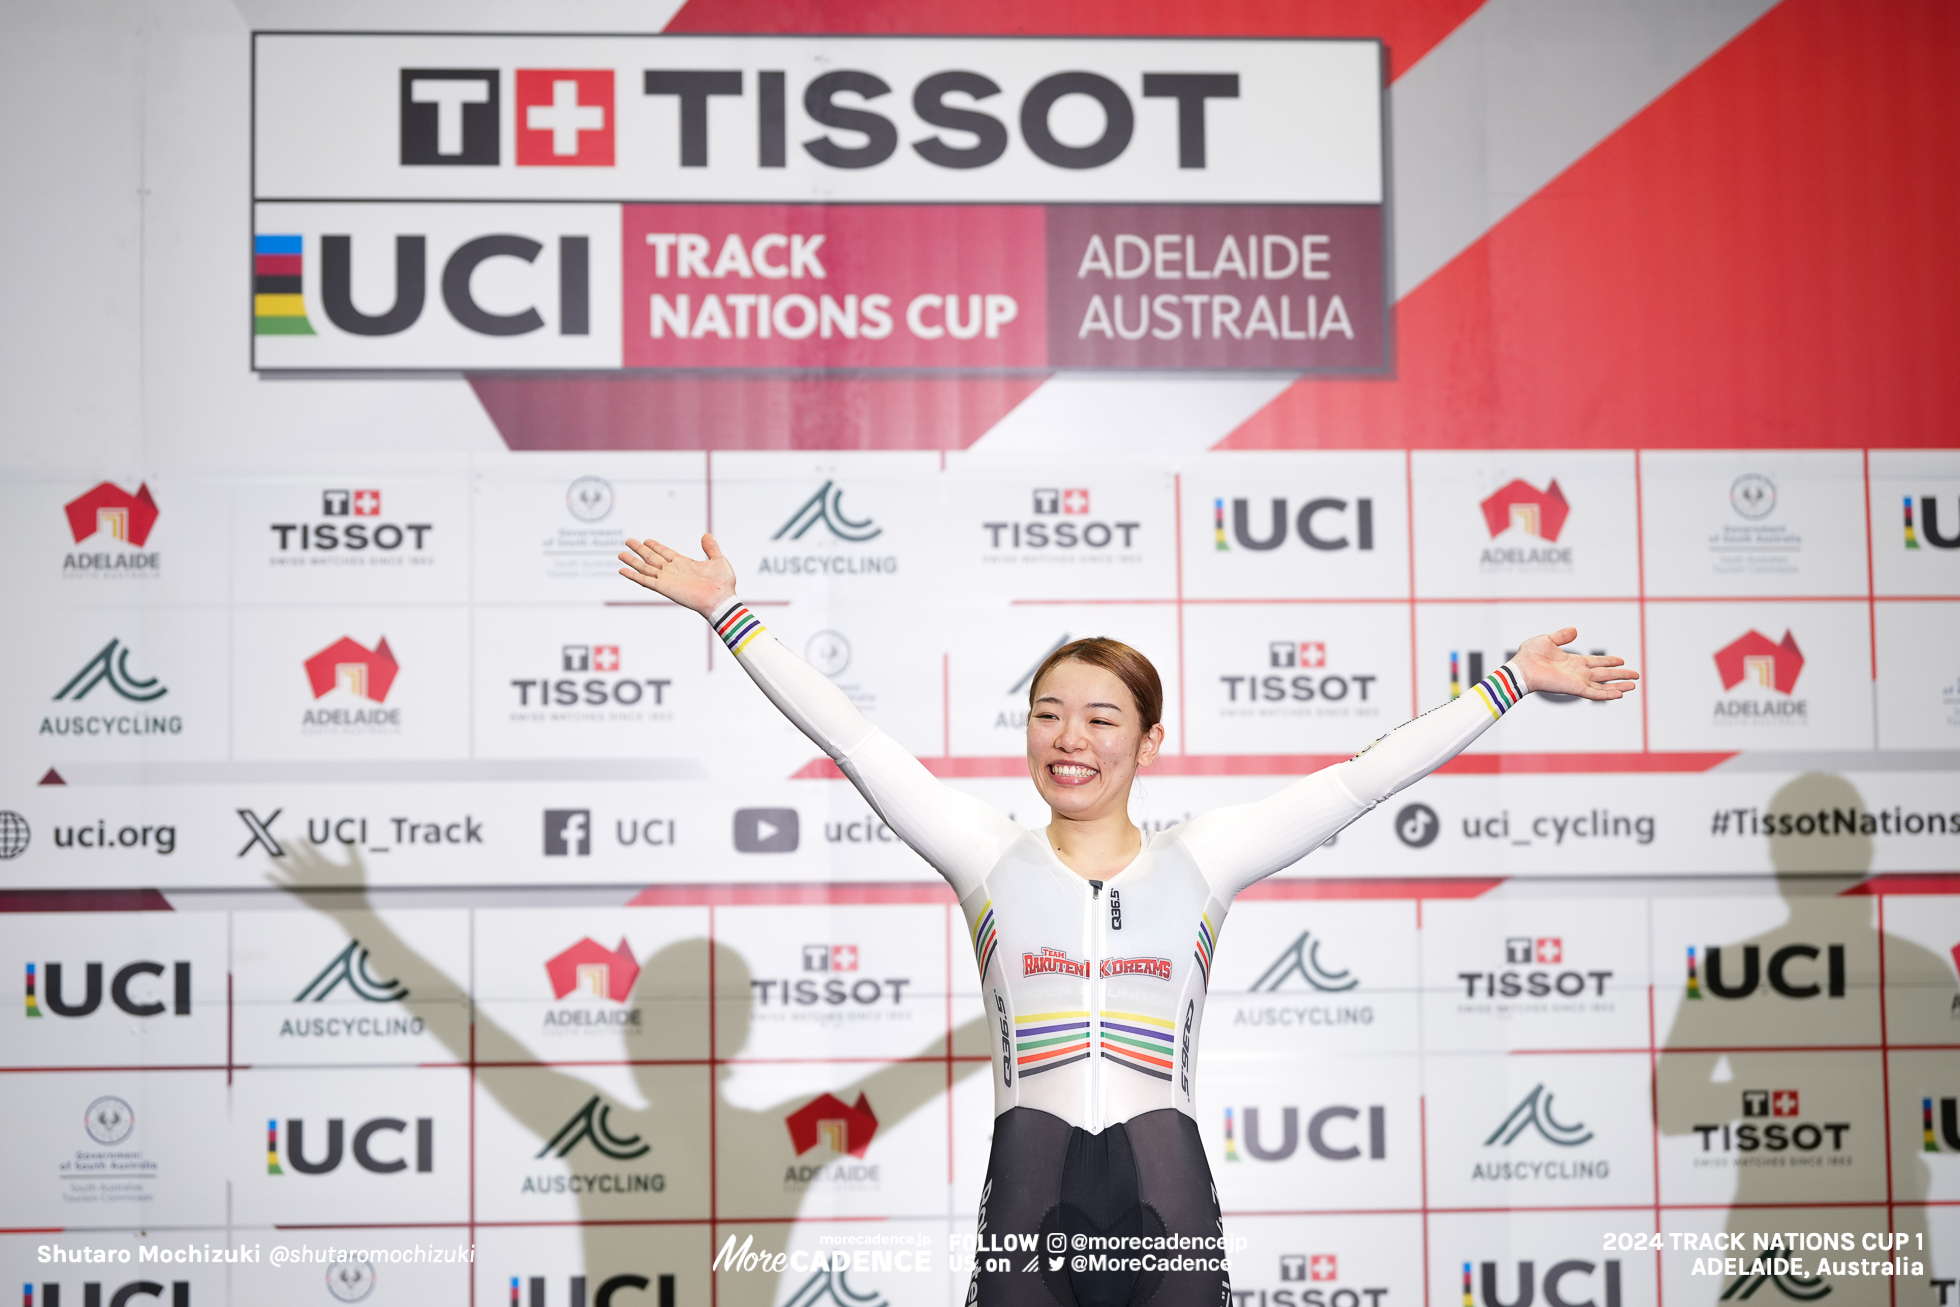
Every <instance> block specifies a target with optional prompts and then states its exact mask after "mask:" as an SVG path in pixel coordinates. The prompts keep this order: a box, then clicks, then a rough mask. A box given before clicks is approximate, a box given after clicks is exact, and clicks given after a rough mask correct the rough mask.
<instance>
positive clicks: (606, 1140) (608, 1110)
mask: <svg viewBox="0 0 1960 1307" xmlns="http://www.w3.org/2000/svg"><path fill="white" fill-rule="evenodd" d="M582 1143H589V1144H591V1145H592V1147H593V1148H594V1149H596V1150H598V1151H599V1152H601V1153H603V1154H605V1155H606V1156H607V1157H610V1158H612V1159H613V1160H614V1161H619V1162H630V1161H632V1160H633V1159H634V1158H636V1157H645V1156H646V1155H647V1154H648V1153H650V1152H652V1151H653V1145H652V1144H650V1143H647V1142H646V1141H645V1140H644V1139H642V1138H640V1136H639V1135H626V1136H621V1135H616V1134H614V1133H613V1130H612V1104H610V1103H608V1102H606V1101H605V1098H604V1096H603V1095H600V1094H594V1095H592V1097H591V1098H589V1099H587V1100H586V1103H585V1106H584V1107H581V1108H580V1109H579V1110H578V1111H576V1112H574V1113H572V1119H571V1120H569V1121H567V1122H565V1124H564V1125H562V1126H560V1127H559V1128H558V1133H557V1134H555V1135H553V1136H552V1137H551V1138H550V1139H548V1140H546V1141H545V1145H544V1147H543V1148H540V1149H539V1150H538V1156H539V1157H564V1156H567V1155H568V1154H570V1152H571V1151H572V1150H573V1149H574V1148H576V1147H578V1146H579V1145H580V1144H582Z"/></svg>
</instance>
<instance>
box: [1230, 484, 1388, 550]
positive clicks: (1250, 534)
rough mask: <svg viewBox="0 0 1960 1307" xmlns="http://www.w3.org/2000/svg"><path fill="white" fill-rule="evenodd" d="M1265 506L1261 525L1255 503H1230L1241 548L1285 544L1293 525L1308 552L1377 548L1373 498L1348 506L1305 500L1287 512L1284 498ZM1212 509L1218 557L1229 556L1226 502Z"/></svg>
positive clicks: (1345, 502)
mask: <svg viewBox="0 0 1960 1307" xmlns="http://www.w3.org/2000/svg"><path fill="white" fill-rule="evenodd" d="M1269 502H1270V504H1271V507H1270V508H1269V509H1268V510H1267V518H1266V520H1265V521H1264V522H1263V523H1261V522H1260V521H1259V518H1258V507H1259V501H1258V500H1256V499H1234V500H1232V501H1231V503H1232V508H1231V523H1232V534H1231V542H1236V543H1237V545H1238V547H1239V548H1241V549H1251V550H1255V551H1264V550H1268V549H1278V548H1279V547H1280V546H1281V545H1283V544H1285V543H1286V539H1287V528H1288V526H1291V527H1292V528H1293V534H1294V536H1295V537H1296V538H1297V539H1298V540H1299V541H1300V543H1301V544H1303V545H1305V546H1306V547H1307V548H1309V549H1316V550H1321V551H1334V550H1341V549H1356V550H1362V551H1368V550H1372V549H1374V547H1375V501H1374V500H1373V499H1370V498H1366V497H1363V498H1359V499H1356V500H1354V501H1353V502H1352V503H1350V502H1349V501H1348V500H1345V499H1337V498H1331V497H1326V498H1320V499H1309V500H1307V501H1306V502H1305V503H1303V504H1301V505H1300V507H1299V509H1298V510H1297V511H1294V512H1291V513H1290V514H1289V507H1290V506H1289V504H1288V501H1286V500H1285V499H1279V498H1275V499H1273V500H1271V501H1269ZM1211 505H1212V507H1211V513H1212V523H1211V534H1212V547H1213V548H1214V549H1216V550H1217V551H1219V552H1221V553H1225V552H1230V550H1231V548H1232V543H1231V542H1228V541H1227V539H1226V535H1225V521H1226V510H1225V500H1223V499H1214V500H1212V501H1211Z"/></svg>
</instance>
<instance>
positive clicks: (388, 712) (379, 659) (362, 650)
mask: <svg viewBox="0 0 1960 1307" xmlns="http://www.w3.org/2000/svg"><path fill="white" fill-rule="evenodd" d="M400 670H401V668H400V665H399V664H398V663H396V662H395V655H394V651H393V650H391V649H389V648H388V640H387V637H385V636H384V637H382V638H381V639H379V640H377V641H375V644H374V648H372V649H369V648H368V647H367V646H366V645H363V644H360V643H359V642H357V641H356V640H354V638H353V637H352V636H345V635H343V636H342V637H340V639H338V640H335V641H334V642H333V643H332V644H330V645H328V646H327V647H326V648H324V649H322V650H320V652H318V653H316V654H314V655H313V656H312V657H311V658H308V659H307V660H306V682H307V685H308V687H309V688H310V689H311V690H312V691H313V698H314V700H315V701H316V702H317V701H318V700H321V699H324V698H326V697H327V696H328V695H330V694H337V695H339V696H340V699H341V701H342V702H343V703H346V704H347V706H344V707H343V706H340V705H338V704H329V705H326V706H324V707H313V708H308V709H307V710H306V712H305V714H304V715H303V716H302V717H301V718H300V726H301V729H302V730H304V731H305V732H306V733H307V734H309V735H324V734H344V735H393V734H397V733H398V732H400V730H401V726H402V721H401V709H400V708H399V707H394V708H389V707H385V706H384V705H385V704H386V703H387V702H388V691H389V690H391V689H393V688H394V685H395V675H396V673H397V672H399V671H400ZM348 701H351V702H348Z"/></svg>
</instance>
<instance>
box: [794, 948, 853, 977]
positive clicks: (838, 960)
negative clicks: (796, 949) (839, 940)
mask: <svg viewBox="0 0 1960 1307" xmlns="http://www.w3.org/2000/svg"><path fill="white" fill-rule="evenodd" d="M803 969H804V970H805V971H856V970H857V969H858V946H857V945H855V944H805V945H804V946H803Z"/></svg>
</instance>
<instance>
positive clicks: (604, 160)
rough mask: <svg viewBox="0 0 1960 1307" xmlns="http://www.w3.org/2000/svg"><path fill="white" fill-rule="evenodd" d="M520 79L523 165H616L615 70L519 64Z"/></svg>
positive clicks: (519, 144)
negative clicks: (614, 146) (551, 67)
mask: <svg viewBox="0 0 1960 1307" xmlns="http://www.w3.org/2000/svg"><path fill="white" fill-rule="evenodd" d="M514 81H515V90H516V93H517V115H516V120H517V166H518V167H520V168H550V167H557V168H610V167H612V164H613V70H612V69H610V68H558V69H547V68H519V69H518V70H517V72H516V76H515V78H514Z"/></svg>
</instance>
